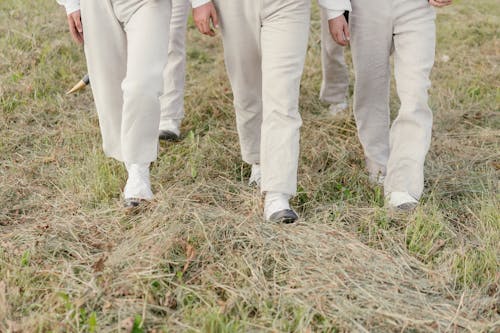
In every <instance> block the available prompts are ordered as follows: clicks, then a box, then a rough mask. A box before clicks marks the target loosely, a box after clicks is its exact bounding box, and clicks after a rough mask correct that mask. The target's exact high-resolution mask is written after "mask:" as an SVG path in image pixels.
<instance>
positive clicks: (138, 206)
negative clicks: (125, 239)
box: [123, 198, 150, 215]
mask: <svg viewBox="0 0 500 333" xmlns="http://www.w3.org/2000/svg"><path fill="white" fill-rule="evenodd" d="M149 203H150V201H148V200H145V199H137V198H129V199H125V200H124V202H123V210H124V212H125V215H135V214H138V213H140V212H141V211H143V210H144V209H146V208H147V206H148V205H149Z"/></svg>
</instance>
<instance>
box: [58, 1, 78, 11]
mask: <svg viewBox="0 0 500 333" xmlns="http://www.w3.org/2000/svg"><path fill="white" fill-rule="evenodd" d="M56 1H57V3H58V4H60V5H63V6H64V7H65V8H66V13H68V14H71V13H73V12H76V11H77V10H79V9H80V0H56Z"/></svg>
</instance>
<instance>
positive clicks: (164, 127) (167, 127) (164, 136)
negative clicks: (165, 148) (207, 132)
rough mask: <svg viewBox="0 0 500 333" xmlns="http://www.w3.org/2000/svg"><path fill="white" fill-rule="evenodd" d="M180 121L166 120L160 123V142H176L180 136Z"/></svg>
mask: <svg viewBox="0 0 500 333" xmlns="http://www.w3.org/2000/svg"><path fill="white" fill-rule="evenodd" d="M181 122H182V119H168V120H166V121H163V122H161V123H160V134H159V138H160V140H167V141H176V140H179V137H180V135H181V130H180V127H181Z"/></svg>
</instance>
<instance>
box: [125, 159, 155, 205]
mask: <svg viewBox="0 0 500 333" xmlns="http://www.w3.org/2000/svg"><path fill="white" fill-rule="evenodd" d="M126 167H127V172H128V179H127V184H126V185H125V189H124V190H123V196H124V198H125V201H129V200H130V199H137V200H151V199H153V192H152V191H151V182H150V181H149V163H145V164H126Z"/></svg>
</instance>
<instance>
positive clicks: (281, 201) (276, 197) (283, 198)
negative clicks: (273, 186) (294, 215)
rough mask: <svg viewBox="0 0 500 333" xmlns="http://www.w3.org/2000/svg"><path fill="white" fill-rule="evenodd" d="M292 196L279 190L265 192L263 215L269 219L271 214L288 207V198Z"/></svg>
mask: <svg viewBox="0 0 500 333" xmlns="http://www.w3.org/2000/svg"><path fill="white" fill-rule="evenodd" d="M291 197H292V196H291V195H289V194H285V193H279V192H267V193H266V199H265V200H264V216H265V218H266V220H269V218H270V217H271V215H273V214H274V213H276V212H279V211H282V210H285V209H290V203H289V200H290V198H291Z"/></svg>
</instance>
